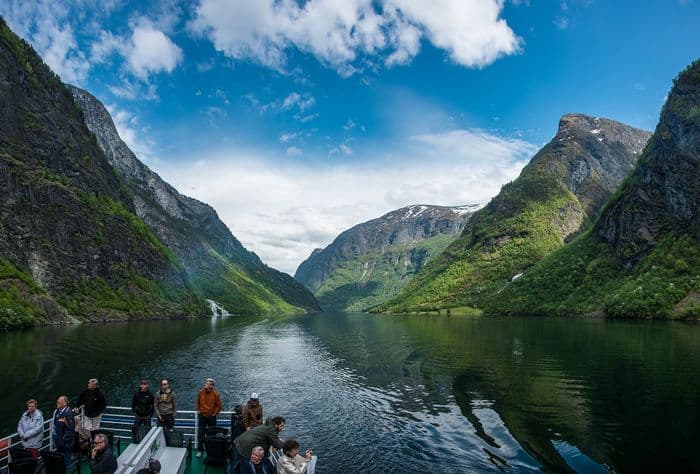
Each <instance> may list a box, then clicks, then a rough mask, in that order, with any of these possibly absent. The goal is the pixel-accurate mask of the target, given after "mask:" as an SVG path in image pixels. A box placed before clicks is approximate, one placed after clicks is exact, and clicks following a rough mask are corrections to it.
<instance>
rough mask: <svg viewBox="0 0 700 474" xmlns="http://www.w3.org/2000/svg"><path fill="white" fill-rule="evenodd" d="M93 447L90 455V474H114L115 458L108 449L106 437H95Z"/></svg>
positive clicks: (99, 435)
mask: <svg viewBox="0 0 700 474" xmlns="http://www.w3.org/2000/svg"><path fill="white" fill-rule="evenodd" d="M93 443H94V445H95V446H94V447H93V448H92V452H91V453H90V472H91V473H92V474H114V473H115V472H116V470H117V458H115V457H114V453H113V452H112V448H110V447H109V444H108V442H107V437H106V436H105V435H103V434H102V433H97V434H96V435H95V440H94V441H93Z"/></svg>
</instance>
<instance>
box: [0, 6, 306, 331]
mask: <svg viewBox="0 0 700 474" xmlns="http://www.w3.org/2000/svg"><path fill="white" fill-rule="evenodd" d="M110 123H111V121H110ZM114 143H115V144H116V141H115V142H114ZM125 163H127V162H125ZM115 166H116V165H115ZM126 167H132V168H133V176H136V175H139V173H141V174H140V175H139V176H142V177H143V178H144V180H145V182H147V183H149V186H151V190H152V194H149V192H147V191H146V190H141V189H139V186H138V185H136V184H135V181H129V180H127V179H125V178H126V177H128V176H131V175H129V174H128V173H126V172H124V170H123V169H121V168H120V167H119V166H116V168H117V169H115V167H113V163H110V160H109V159H108V157H106V156H105V153H104V152H103V150H102V149H101V147H100V143H98V140H96V137H95V135H94V134H93V133H92V132H91V131H90V130H89V129H88V127H87V126H86V124H85V116H84V114H83V112H82V110H81V109H80V107H79V106H78V105H77V104H76V102H75V101H74V99H73V96H72V94H71V92H70V91H69V90H68V89H67V88H66V87H65V86H64V84H63V83H61V81H60V79H59V78H58V77H57V76H56V75H55V74H54V73H53V72H51V70H50V69H49V68H48V67H47V66H46V65H45V64H44V63H43V62H42V61H41V59H40V58H39V57H38V55H37V54H36V53H35V52H34V50H33V49H32V48H31V47H30V46H29V45H28V44H27V43H26V42H25V41H23V40H21V39H19V38H18V37H17V36H16V35H15V34H14V33H13V32H12V31H11V30H10V29H9V28H8V26H7V24H6V23H5V22H4V20H2V19H1V18H0V183H2V192H1V193H0V328H1V327H20V326H27V325H32V324H42V323H53V322H65V321H69V320H107V319H109V320H112V319H132V318H153V317H159V318H164V317H182V316H199V315H206V314H211V313H210V308H209V305H208V304H207V303H206V298H211V299H217V298H218V297H221V298H220V299H221V301H220V302H221V303H222V304H224V306H225V307H226V309H228V310H229V311H230V312H241V311H243V312H249V311H253V310H255V312H262V311H266V310H270V311H287V312H289V311H296V310H297V309H296V308H309V309H315V308H318V306H317V305H316V303H315V299H314V298H313V296H312V295H311V294H310V293H309V292H308V291H306V290H305V289H304V288H302V287H301V285H298V284H296V283H295V282H293V281H291V277H289V276H285V275H282V274H279V273H278V272H275V271H273V270H271V269H267V267H264V265H259V266H256V265H255V262H256V260H257V257H255V256H254V255H252V254H247V252H245V253H244V249H243V248H242V247H240V244H239V243H238V242H237V241H235V239H233V237H232V236H231V237H230V238H229V237H227V236H226V233H227V232H228V231H227V230H225V228H223V229H222V226H223V225H222V224H220V221H218V219H216V214H215V213H214V212H213V211H211V209H209V208H208V207H207V206H205V205H203V204H201V203H197V202H196V201H194V200H188V199H187V198H184V197H183V198H182V199H181V200H178V199H176V192H174V190H173V189H172V188H170V187H168V186H167V185H166V184H165V183H162V182H160V181H159V180H157V179H156V178H157V177H156V176H155V175H152V174H150V175H149V174H148V173H146V172H145V171H144V170H143V169H141V168H139V164H138V162H137V161H136V160H134V161H129V162H128V164H127V166H126ZM141 184H143V183H141ZM161 204H162V205H163V206H165V207H167V206H170V205H173V206H179V207H178V208H177V209H175V207H173V208H168V212H164V213H163V215H161V216H160V217H156V216H155V215H151V214H149V213H155V212H156V209H157V208H158V206H161ZM176 212H181V213H182V215H183V217H182V218H181V219H178V218H175V217H173V213H176ZM139 215H143V216H144V217H147V219H148V221H147V219H142V218H141V217H139ZM151 218H152V220H150V219H151ZM149 222H150V224H155V223H157V224H156V225H149ZM169 232H170V233H171V234H172V235H169V237H168V238H166V235H167V234H168V233H169ZM187 235H189V236H190V237H191V240H190V241H189V242H186V240H187V237H186V236H187ZM196 235H199V236H200V237H199V240H198V241H197V239H196V238H195V236H196ZM228 235H229V236H230V234H228ZM178 236H180V237H182V240H178ZM170 237H172V240H171V239H170ZM175 242H177V243H179V244H181V245H180V246H178V245H175ZM170 245H172V248H171V247H170ZM202 246H205V247H206V246H209V247H210V252H209V255H210V256H211V257H210V260H219V261H220V264H219V265H218V267H217V265H215V264H202V265H200V266H199V267H197V265H196V258H197V257H196V255H198V254H200V255H203V252H202V251H201V247H202ZM183 249H189V250H183ZM188 251H190V252H191V253H190V254H188ZM236 252H240V256H241V259H242V258H243V257H244V256H246V254H247V255H248V260H246V261H245V262H241V260H236V259H234V257H235V256H237V255H238V254H236ZM186 254H187V256H186V257H185V255H186ZM195 267H196V268H200V269H206V270H207V271H210V272H211V273H206V271H202V272H200V273H197V272H196V271H193V269H194V268H195ZM221 269H225V270H223V271H222V270H221ZM217 270H219V271H218V273H217ZM256 272H257V273H256ZM258 275H265V277H263V278H258ZM281 286H284V288H280V287H281ZM286 292H288V293H286ZM231 294H233V295H234V297H230V296H229V295H231ZM227 298H228V299H227Z"/></svg>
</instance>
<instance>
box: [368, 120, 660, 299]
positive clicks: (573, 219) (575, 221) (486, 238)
mask: <svg viewBox="0 0 700 474" xmlns="http://www.w3.org/2000/svg"><path fill="white" fill-rule="evenodd" d="M649 136H650V134H649V133H648V132H645V131H643V130H638V129H635V128H632V127H629V126H627V125H624V124H622V123H619V122H615V121H612V120H608V119H604V118H598V117H589V116H587V115H582V114H569V115H564V116H563V117H562V118H561V120H560V121H559V129H558V131H557V133H556V135H555V136H554V138H553V139H552V141H551V142H549V143H548V144H547V145H545V147H544V148H542V149H541V150H540V151H539V152H538V153H537V154H536V155H535V156H534V157H533V158H532V160H531V161H530V163H528V164H527V166H525V168H523V170H522V172H521V173H520V176H519V177H518V178H517V179H516V180H515V181H513V182H511V183H508V184H506V185H505V186H503V188H502V189H501V191H500V193H499V194H498V195H497V196H496V197H495V198H493V199H492V200H491V201H490V202H489V203H488V204H487V205H486V206H485V207H484V208H483V209H481V210H479V211H478V212H476V213H475V214H474V215H473V216H472V218H471V219H470V221H469V222H468V224H467V225H466V227H465V228H464V231H463V232H462V235H461V236H460V237H459V239H457V240H456V241H455V242H454V243H452V244H451V245H450V246H449V247H448V248H447V249H446V250H445V251H444V252H443V253H442V254H440V255H439V256H438V257H436V258H435V259H433V260H431V261H430V262H429V263H428V264H426V265H425V266H424V267H423V269H422V270H421V271H420V272H419V273H418V274H417V275H416V276H415V278H413V280H411V282H410V283H409V284H408V285H406V287H405V288H404V289H403V290H402V291H401V293H399V294H398V295H397V296H396V297H395V298H394V299H392V300H391V301H389V302H388V303H386V304H384V305H380V306H379V307H377V308H374V310H375V311H414V310H429V309H436V308H441V307H442V308H445V307H447V308H454V307H462V306H468V307H478V308H482V307H483V306H484V305H485V304H486V302H487V301H489V299H491V298H493V297H495V296H496V295H498V293H499V292H500V291H501V290H502V289H503V288H504V287H505V286H507V285H508V284H509V283H510V282H511V281H513V280H516V279H518V278H519V276H520V275H521V274H522V273H523V272H525V271H526V270H527V269H528V268H530V267H531V266H533V265H534V264H535V263H537V262H538V261H540V260H541V259H543V258H544V257H546V256H547V255H549V254H550V253H552V252H553V251H555V250H557V249H559V248H561V247H562V246H563V245H564V243H565V242H567V241H569V240H571V239H573V238H575V237H576V236H577V235H578V234H580V233H581V232H582V231H583V230H584V229H586V228H587V227H589V226H590V225H591V223H592V222H593V221H594V220H595V219H596V218H597V217H598V214H599V211H600V209H601V207H602V206H603V205H604V203H605V202H606V201H607V200H608V199H609V198H610V196H611V195H612V194H613V193H614V192H615V190H616V188H617V187H618V186H619V185H620V183H621V182H622V181H623V179H624V177H625V176H626V175H627V174H628V173H629V172H630V171H631V170H632V169H633V167H634V165H635V163H636V160H637V158H638V157H639V155H640V153H641V151H642V149H643V147H644V145H645V144H646V142H647V140H648V138H649Z"/></svg>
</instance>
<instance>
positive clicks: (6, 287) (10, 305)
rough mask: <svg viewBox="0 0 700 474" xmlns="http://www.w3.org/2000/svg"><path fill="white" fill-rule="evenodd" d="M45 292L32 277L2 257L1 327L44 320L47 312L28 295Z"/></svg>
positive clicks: (30, 323)
mask: <svg viewBox="0 0 700 474" xmlns="http://www.w3.org/2000/svg"><path fill="white" fill-rule="evenodd" d="M22 290H24V291H22ZM43 293H44V291H43V290H42V289H41V287H39V286H38V285H37V284H36V282H34V280H33V279H32V277H30V276H29V275H27V274H26V273H24V272H21V271H19V270H18V269H17V268H16V267H15V266H14V265H13V264H12V263H11V262H10V261H8V260H6V259H4V258H2V257H0V328H5V329H8V328H19V327H26V326H30V325H32V324H35V323H36V322H38V321H41V320H43V319H44V318H45V316H46V314H45V313H44V311H43V310H42V309H41V308H39V307H38V306H37V305H35V304H34V303H33V302H32V301H31V298H29V297H28V296H30V295H38V294H43Z"/></svg>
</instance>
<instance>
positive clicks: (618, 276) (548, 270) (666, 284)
mask: <svg viewBox="0 0 700 474" xmlns="http://www.w3.org/2000/svg"><path fill="white" fill-rule="evenodd" d="M698 292H700V243H698V242H697V241H696V240H695V239H693V238H692V237H691V236H689V235H677V234H673V233H672V234H668V235H666V237H665V238H664V239H663V240H662V241H661V242H660V243H659V245H658V247H657V248H656V249H655V250H654V251H653V252H652V253H651V254H649V255H647V256H646V257H644V258H643V259H642V260H641V261H640V262H639V263H638V264H637V265H636V266H635V267H634V269H632V270H626V269H625V268H623V267H622V266H621V265H620V264H619V263H618V262H617V260H616V259H615V256H614V255H613V254H612V252H611V250H610V247H609V246H608V244H606V243H604V242H600V241H599V240H597V239H596V238H595V236H594V235H593V234H591V233H588V234H586V235H584V236H582V237H581V238H579V239H577V240H576V241H575V242H573V243H571V244H570V245H568V246H567V247H565V248H563V249H561V250H560V251H558V252H556V253H554V254H552V255H551V256H549V257H548V258H546V259H544V260H543V261H542V262H540V263H539V264H538V265H537V266H536V267H534V268H532V269H531V270H530V271H528V272H527V273H526V274H525V275H524V276H523V277H522V278H521V279H519V280H517V281H515V282H513V283H512V284H510V285H509V286H508V288H506V289H504V291H503V292H502V293H500V294H499V295H497V296H495V297H493V298H492V299H491V300H490V301H489V302H488V303H487V305H486V311H487V312H490V313H505V314H542V315H553V316H571V315H581V314H605V315H607V316H611V317H616V318H697V317H700V304H699V303H698V302H697V299H696V298H693V297H692V295H694V294H695V295H696V294H698ZM688 296H690V298H689V299H688V304H680V303H682V302H683V300H684V299H685V298H686V297H688Z"/></svg>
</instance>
